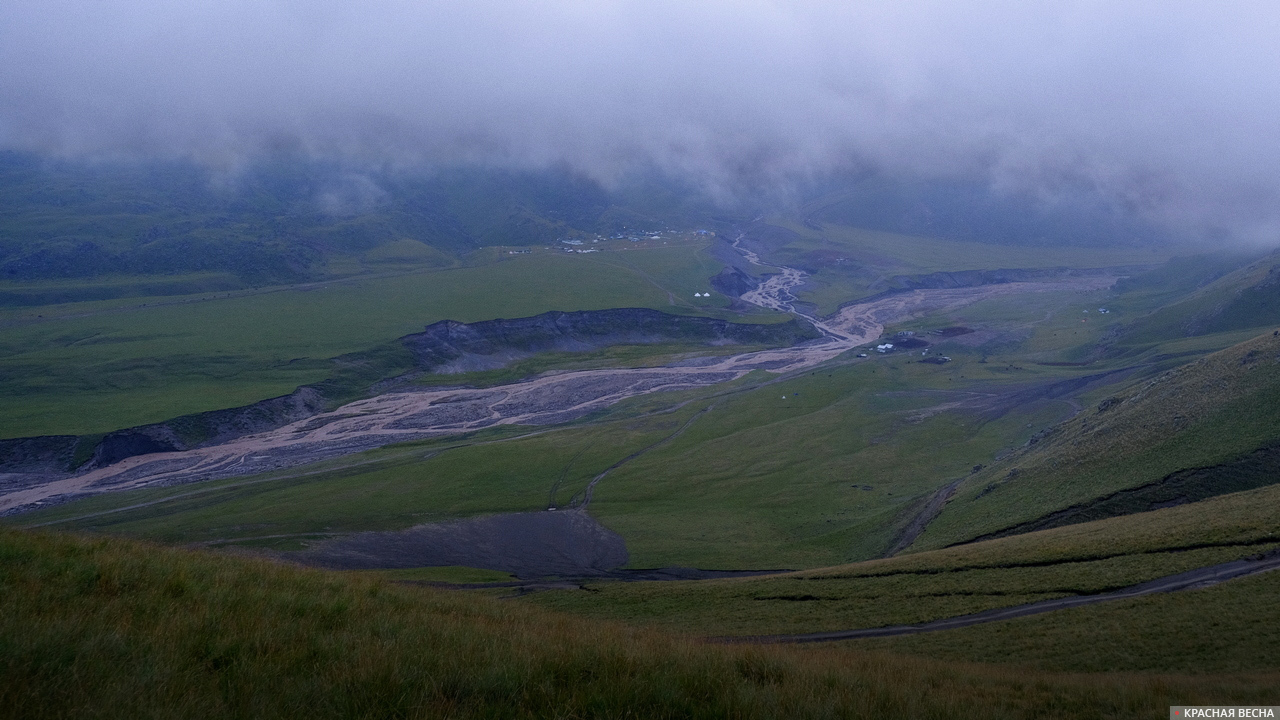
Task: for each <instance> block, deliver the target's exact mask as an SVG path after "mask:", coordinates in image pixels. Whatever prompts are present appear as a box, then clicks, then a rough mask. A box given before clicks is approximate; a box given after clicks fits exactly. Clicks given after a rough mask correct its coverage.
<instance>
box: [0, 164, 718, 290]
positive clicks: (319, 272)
mask: <svg viewBox="0 0 1280 720" xmlns="http://www.w3.org/2000/svg"><path fill="white" fill-rule="evenodd" d="M708 207H709V206H708V205H707V203H706V200H705V198H703V196H702V195H700V194H699V193H698V192H696V191H695V190H693V189H691V188H685V187H683V186H682V185H680V184H679V183H677V182H675V181H669V180H665V179H663V178H659V177H654V176H645V177H639V176H637V177H636V178H634V179H633V180H632V181H631V182H629V183H626V184H623V185H622V186H621V187H619V188H617V189H616V190H606V189H605V188H604V187H603V186H601V185H600V184H599V183H597V182H595V181H593V180H590V179H588V178H586V177H583V176H581V175H577V174H574V173H571V172H568V171H565V170H559V169H554V168H553V169H545V170H529V171H508V170H497V169H476V168H471V169H455V170H450V171H440V172H429V171H424V170H419V171H415V172H412V173H409V172H404V173H392V172H381V171H368V170H366V171H360V172H356V171H350V170H345V169H343V168H342V167H339V166H336V165H333V164H330V163H325V162H323V161H319V160H300V159H291V158H276V159H273V160H264V161H260V162H258V163H257V164H254V165H252V166H250V167H248V168H245V169H243V170H240V171H237V172H234V173H226V174H219V173H216V172H214V171H212V170H210V169H208V168H204V167H200V166H197V165H192V164H187V163H176V162H170V163H161V162H145V163H101V164H97V165H88V164H78V163H70V162H53V161H47V160H42V159H40V158H37V157H35V156H30V155H25V154H19V153H12V152H9V153H0V280H8V281H24V282H31V281H39V280H53V279H68V278H98V277H103V276H109V275H156V274H159V275H172V274H175V273H202V272H203V273H208V272H222V273H229V274H231V275H233V276H235V278H237V279H238V280H239V283H232V285H233V286H236V285H238V286H243V285H245V284H251V285H258V284H263V283H280V282H297V281H299V280H304V279H312V278H317V277H323V276H327V275H333V274H340V275H341V274H350V273H351V272H352V270H353V268H352V266H351V262H352V261H354V260H358V259H364V260H372V261H373V262H374V263H378V262H384V263H385V262H387V261H388V260H396V259H398V260H400V261H402V262H404V261H416V262H420V263H422V262H425V263H426V264H427V265H434V266H441V265H445V266H447V265H450V264H452V263H454V262H455V259H454V256H455V255H459V254H465V253H467V252H470V251H472V250H475V249H476V248H480V247H485V246H491V245H530V244H548V243H554V242H555V241H556V240H557V239H559V238H561V237H566V236H568V237H574V236H581V235H595V234H597V233H599V234H609V233H613V232H617V231H619V230H622V229H623V228H631V229H658V228H662V227H667V226H676V227H688V226H691V225H696V224H700V223H705V222H706V217H707V208H708ZM406 239H412V240H414V241H418V242H420V243H424V244H426V245H428V246H431V247H432V248H435V250H436V252H434V253H426V254H425V255H424V252H423V251H422V250H412V251H411V252H409V253H406V252H404V251H405V250H409V248H400V251H399V252H396V251H391V252H383V253H378V252H377V250H378V248H380V247H383V246H386V245H388V244H395V243H403V242H404V241H405V240H406ZM370 253H372V255H370ZM358 268H359V265H358V264H357V265H356V268H355V269H358Z"/></svg>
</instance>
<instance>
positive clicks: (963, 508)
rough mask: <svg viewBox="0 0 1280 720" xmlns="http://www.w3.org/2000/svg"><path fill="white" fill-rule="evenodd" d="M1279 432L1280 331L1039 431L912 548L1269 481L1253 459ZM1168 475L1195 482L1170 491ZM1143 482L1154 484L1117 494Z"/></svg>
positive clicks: (970, 484)
mask: <svg viewBox="0 0 1280 720" xmlns="http://www.w3.org/2000/svg"><path fill="white" fill-rule="evenodd" d="M1278 440H1280V331H1277V332H1269V333H1266V334H1265V335H1262V336H1259V337H1257V338H1255V339H1253V340H1249V341H1246V342H1243V343H1240V344H1238V345H1235V346H1232V347H1230V348H1228V349H1226V350H1222V351H1219V352H1217V353H1214V354H1212V355H1209V356H1207V357H1204V358H1202V359H1200V360H1197V361H1195V362H1193V363H1190V364H1188V365H1184V366H1182V367H1179V368H1176V369H1174V370H1170V371H1168V372H1165V373H1163V374H1161V375H1159V376H1158V377H1156V378H1154V379H1151V380H1147V381H1142V382H1139V383H1137V384H1135V385H1133V386H1131V387H1129V388H1127V389H1125V390H1121V391H1118V392H1116V393H1115V394H1113V395H1111V396H1110V397H1107V398H1105V399H1103V400H1102V401H1101V402H1099V403H1098V404H1097V405H1095V406H1094V407H1090V408H1087V409H1085V410H1084V411H1083V412H1081V413H1080V414H1079V415H1078V416H1076V417H1075V418H1073V419H1071V420H1069V421H1067V422H1065V423H1062V424H1061V425H1058V426H1056V427H1054V428H1051V429H1049V430H1047V431H1045V432H1044V433H1042V434H1041V435H1040V436H1038V437H1036V438H1033V440H1032V441H1031V442H1029V443H1028V444H1027V445H1025V446H1023V447H1022V448H1020V449H1019V450H1017V451H1016V452H1013V453H1010V454H1009V455H1008V456H1006V457H1004V458H1002V459H1001V460H1000V461H999V462H996V463H994V464H992V465H991V466H990V467H987V468H984V469H982V470H981V471H979V472H977V473H975V474H973V475H972V476H970V477H969V478H968V479H966V481H965V482H964V484H963V485H961V486H960V488H959V490H958V491H957V493H956V494H955V496H954V497H953V498H952V500H951V501H950V502H949V503H947V505H946V506H945V508H944V509H943V511H942V514H941V515H940V516H939V517H938V518H937V519H936V520H935V521H934V522H933V523H932V524H931V525H929V527H928V528H927V529H926V530H925V532H924V534H923V535H922V536H921V537H920V539H919V541H918V542H917V543H916V544H915V545H914V546H913V547H915V548H917V549H928V548H936V547H942V546H945V545H949V544H952V543H956V542H962V541H965V540H970V539H973V538H975V537H979V536H983V535H987V534H990V533H996V532H999V531H1003V530H1007V529H1010V528H1014V527H1016V526H1020V525H1023V524H1025V523H1031V522H1033V521H1037V520H1039V519H1043V518H1046V517H1047V516H1049V515H1050V514H1052V513H1055V512H1059V511H1063V510H1066V509H1068V508H1073V507H1074V508H1079V509H1083V508H1085V507H1086V506H1088V505H1090V504H1091V503H1094V502H1095V501H1098V500H1099V499H1103V498H1111V502H1112V510H1111V511H1110V512H1108V513H1104V514H1118V513H1122V512H1134V511H1138V510H1146V509H1150V508H1151V507H1152V506H1158V505H1159V504H1161V503H1165V504H1168V503H1171V502H1178V501H1179V500H1180V499H1182V500H1187V499H1195V498H1196V497H1207V496H1210V495H1213V494H1217V493H1220V492H1230V491H1233V490H1239V489H1243V488H1242V486H1241V483H1244V487H1247V486H1249V484H1252V485H1253V486H1258V485H1264V484H1269V483H1272V482H1275V481H1276V480H1277V479H1278V478H1277V476H1276V475H1275V473H1274V471H1273V470H1271V469H1269V468H1270V465H1269V464H1268V463H1269V461H1268V460H1267V459H1266V458H1267V457H1269V455H1266V453H1264V456H1262V457H1261V459H1260V460H1259V459H1258V456H1255V457H1254V460H1258V462H1256V463H1255V466H1254V467H1252V469H1250V468H1251V466H1250V462H1252V461H1251V459H1250V456H1251V454H1252V453H1254V451H1256V450H1258V449H1259V448H1263V447H1264V446H1269V445H1271V444H1274V443H1275V442H1277V441H1278ZM1223 465H1225V466H1226V467H1225V468H1220V469H1219V470H1220V471H1215V470H1213V469H1212V468H1215V467H1216V466H1223ZM1192 469H1196V472H1194V473H1192V474H1191V475H1187V474H1186V473H1183V474H1182V475H1179V476H1173V474H1174V473H1178V472H1179V471H1189V470H1192ZM1162 482H1165V483H1166V484H1167V483H1178V482H1181V483H1182V484H1183V486H1184V487H1182V488H1181V489H1180V490H1179V491H1178V492H1175V493H1172V494H1170V493H1161V492H1160V485H1159V484H1160V483H1162ZM1135 488H1144V491H1143V492H1141V493H1131V494H1130V495H1126V496H1116V497H1115V498H1112V497H1111V496H1114V495H1116V494H1117V493H1120V492H1121V491H1126V490H1131V489H1135ZM1094 516H1097V515H1096V514H1095V515H1094ZM1089 518H1090V516H1089V515H1087V514H1085V515H1080V516H1078V517H1076V518H1075V521H1080V520H1084V519H1089Z"/></svg>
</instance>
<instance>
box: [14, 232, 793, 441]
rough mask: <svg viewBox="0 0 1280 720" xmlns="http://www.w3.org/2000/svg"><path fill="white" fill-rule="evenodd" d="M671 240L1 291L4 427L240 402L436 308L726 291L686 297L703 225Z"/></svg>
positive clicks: (82, 423)
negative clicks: (249, 278) (401, 267)
mask: <svg viewBox="0 0 1280 720" xmlns="http://www.w3.org/2000/svg"><path fill="white" fill-rule="evenodd" d="M669 242H670V244H668V245H662V244H655V243H654V242H653V241H648V243H647V245H646V244H643V243H639V244H635V245H634V246H630V247H628V245H631V244H629V243H622V244H621V245H620V246H618V244H617V243H615V246H617V247H614V248H613V249H609V250H607V251H603V252H600V253H592V254H589V255H577V254H569V253H564V252H552V251H539V252H536V253H532V254H529V255H506V254H502V253H504V252H505V251H504V250H502V249H490V250H487V251H483V252H482V253H481V254H485V253H487V255H488V257H487V258H478V259H477V258H473V260H474V261H475V263H476V264H474V265H471V266H466V267H454V268H447V269H423V270H417V271H413V272H404V273H399V274H384V275H380V276H355V277H349V278H346V279H336V280H331V281H327V282H319V283H312V284H307V285H301V286H286V287H279V288H264V289H260V290H257V291H229V292H223V293H212V294H200V295H195V296H177V297H168V296H166V297H143V298H129V299H116V300H107V301H94V302H81V303H72V304H63V305H56V306H37V307H17V308H15V307H10V308H7V309H5V310H3V311H2V312H0V437H24V436H32V435H51V434H90V433H99V432H107V431H110V430H115V429H119V428H123V427H129V426H133V425H139V424H144V423H149V422H159V421H162V420H166V419H169V418H172V417H176V416H179V415H183V414H187V413H192V412H200V411H204V410H216V409H221V408H227V407H237V406H240V405H246V404H249V403H252V402H255V401H258V400H262V399H265V398H269V397H275V396H278V395H283V394H286V393H289V392H292V391H293V389H294V388H296V387H297V386H298V385H302V384H306V383H312V382H317V381H320V380H323V379H325V378H326V377H329V375H330V373H331V372H332V371H333V368H332V365H331V363H330V359H331V358H334V357H337V356H339V355H343V354H347V353H352V352H357V351H361V350H365V349H367V348H370V347H373V346H376V345H380V344H383V343H387V342H389V341H391V340H394V339H395V338H398V337H401V336H403V335H407V334H409V333H413V332H418V331H421V330H422V328H423V327H424V326H426V325H429V324H431V323H433V322H436V321H439V320H444V319H452V320H459V321H463V322H474V321H477V320H488V319H493V318H503V317H507V318H510V317H526V316H530V315H536V314H538V313H542V312H546V311H548V310H594V309H604V308H612V307H650V308H655V309H659V310H664V311H667V312H677V313H700V314H712V315H718V314H721V313H722V311H721V310H720V307H721V306H722V305H723V304H724V302H725V301H724V299H723V298H722V297H719V296H717V298H708V299H707V301H706V302H705V303H702V302H698V301H695V299H694V298H693V297H692V296H693V293H694V292H696V291H699V290H703V289H706V288H705V286H706V278H707V277H708V276H710V275H713V274H715V272H716V271H717V269H718V265H715V267H714V268H713V267H712V266H713V265H714V263H713V261H712V260H711V258H710V256H709V255H708V254H707V241H705V240H702V241H691V240H685V241H679V240H676V239H672V240H671V241H669ZM756 317H758V318H759V319H761V320H764V319H768V317H767V316H764V315H762V316H756ZM756 317H753V316H746V318H745V319H746V321H751V320H753V319H756ZM773 317H775V318H777V319H782V318H781V317H780V316H776V315H775V316H773Z"/></svg>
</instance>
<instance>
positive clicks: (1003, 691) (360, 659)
mask: <svg viewBox="0 0 1280 720" xmlns="http://www.w3.org/2000/svg"><path fill="white" fill-rule="evenodd" d="M0 560H2V562H0V717H13V718H19V717H20V718H26V719H31V718H55V717H68V716H75V717H88V718H131V719H132V718H161V717H202V718H222V717H255V718H278V717H298V716H302V715H305V716H306V717H310V718H330V717H334V718H336V717H344V718H350V717H405V718H409V717H424V718H425V717H457V718H468V717H577V718H615V717H616V718H621V717H666V718H676V717H680V718H686V717H687V718H703V717H705V718H722V717H740V718H755V717H761V718H763V717H780V716H786V717H796V718H830V717H884V718H899V717H901V718H907V717H911V718H939V719H940V718H953V717H966V718H977V719H979V720H981V719H984V718H992V719H995V718H1075V717H1134V716H1155V715H1157V714H1159V713H1161V712H1163V711H1164V709H1165V707H1167V706H1168V705H1170V704H1188V705H1192V704H1207V703H1210V702H1238V703H1245V702H1254V703H1256V702H1259V701H1260V700H1261V699H1262V698H1264V697H1268V696H1270V697H1274V692H1275V691H1276V689H1277V678H1275V677H1274V676H1255V677H1243V678H1242V677H1238V676H1202V677H1190V678H1185V679H1179V680H1178V681H1177V682H1170V679H1169V678H1167V677H1162V676H1140V675H1126V676H1119V677H1104V676H1092V677H1091V676H1079V675H1074V676H1067V675H1055V674H1051V673H1043V672H1035V671H1025V670H1021V669H988V668H983V667H979V666H965V665H960V666H956V665H950V666H944V665H940V664H937V663H934V662H931V661H927V660H918V659H910V658H901V657H890V656H884V655H866V654H861V653H856V652H849V651H846V650H841V649H836V648H755V647H715V646H709V645H706V644H703V643H697V642H691V641H689V640H686V639H681V638H675V637H671V636H668V635H663V634H660V633H657V632H653V631H643V630H634V629H629V628H626V627H623V626H620V625H616V624H604V623H600V622H597V621H587V620H583V619H581V618H572V617H569V616H565V615H552V614H549V613H546V612H545V611H538V610H536V609H533V608H528V607H523V606H520V605H518V604H513V603H506V602H498V601H495V600H492V599H490V598H485V597H478V596H475V595H463V594H453V593H449V592H442V591H432V590H426V589H415V588H403V587H395V586H391V585H389V584H387V583H384V582H380V581H376V580H369V579H366V578H361V577H341V576H338V575H335V574H324V573H319V572H311V571H305V570H299V569H295V568H288V567H281V566H275V565H270V564H267V563H263V562H256V561H252V560H245V559H238V558H229V557H215V556H211V555H206V554H195V553H191V552H187V551H180V550H169V549H163V548H155V547H148V546H144V545H139V544H135V543H131V542H126V541H120V540H101V539H96V540H95V539H81V538H75V537H68V536H57V535H33V534H25V533H17V532H12V531H0ZM1269 694H1270V695H1269Z"/></svg>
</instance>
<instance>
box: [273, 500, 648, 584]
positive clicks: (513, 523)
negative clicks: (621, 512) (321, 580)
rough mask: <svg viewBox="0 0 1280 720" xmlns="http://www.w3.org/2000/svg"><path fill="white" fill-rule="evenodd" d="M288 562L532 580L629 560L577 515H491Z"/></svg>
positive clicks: (354, 538) (618, 543) (314, 551)
mask: <svg viewBox="0 0 1280 720" xmlns="http://www.w3.org/2000/svg"><path fill="white" fill-rule="evenodd" d="M281 556H282V557H285V558H287V559H289V560H292V561H294V562H300V563H303V564H306V565H315V566H318V567H326V568H333V569H341V570H371V569H383V568H416V567H436V566H447V565H464V566H467V567H475V568H486V569H490V570H501V571H504V572H509V573H512V574H514V575H516V577H519V578H525V579H531V578H543V577H590V576H596V575H605V574H607V573H608V572H609V571H611V570H614V569H615V568H618V567H621V566H622V565H625V564H626V562H627V560H628V557H629V556H628V554H627V545H626V543H625V542H623V540H622V537H621V536H620V535H618V534H617V533H615V532H613V531H612V530H610V529H608V528H606V527H604V526H603V525H601V524H600V523H598V522H596V520H595V519H594V518H592V517H591V516H590V515H588V514H586V513H584V512H577V511H573V510H565V511H556V512H529V513H511V514H505V515H491V516H489V517H482V518H474V519H471V520H458V521H454V522H445V523H434V524H430V525H419V526H417V527H412V528H409V529H408V530H401V531H398V532H367V533H359V534H356V535H349V536H347V537H343V538H336V539H333V540H326V541H324V542H321V543H319V544H317V545H316V546H314V547H312V548H310V549H308V550H303V551H300V552H295V553H287V554H282V555H281Z"/></svg>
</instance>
